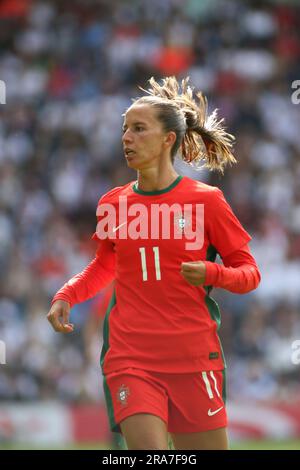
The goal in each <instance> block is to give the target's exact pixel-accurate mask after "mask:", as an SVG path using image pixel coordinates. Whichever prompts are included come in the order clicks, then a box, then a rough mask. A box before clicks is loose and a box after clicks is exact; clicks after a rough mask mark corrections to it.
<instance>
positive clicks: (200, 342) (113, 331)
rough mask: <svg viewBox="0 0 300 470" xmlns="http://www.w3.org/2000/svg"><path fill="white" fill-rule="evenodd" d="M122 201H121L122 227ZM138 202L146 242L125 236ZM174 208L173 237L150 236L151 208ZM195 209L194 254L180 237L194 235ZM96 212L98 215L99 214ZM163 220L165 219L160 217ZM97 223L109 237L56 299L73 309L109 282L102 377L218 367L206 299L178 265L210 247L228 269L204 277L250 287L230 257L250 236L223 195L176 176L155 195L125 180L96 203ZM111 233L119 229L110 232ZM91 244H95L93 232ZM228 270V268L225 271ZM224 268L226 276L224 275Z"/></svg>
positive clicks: (214, 329)
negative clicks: (198, 241)
mask: <svg viewBox="0 0 300 470" xmlns="http://www.w3.org/2000/svg"><path fill="white" fill-rule="evenodd" d="M121 200H122V201H123V200H126V207H127V220H126V221H125V222H123V215H122V210H121V209H122V205H121ZM141 203H142V204H143V208H145V214H146V215H144V216H143V217H144V218H143V221H142V223H140V228H141V229H145V227H147V232H148V236H147V237H146V238H140V237H138V238H134V237H131V236H130V235H129V232H130V230H131V229H132V226H135V227H136V226H137V224H136V220H135V219H136V216H137V214H136V212H134V211H133V208H135V207H136V205H137V204H141ZM108 204H109V206H108ZM174 204H177V208H178V207H179V209H180V211H182V212H179V214H181V216H180V218H179V219H178V213H176V215H174V213H171V214H170V220H169V223H170V227H172V230H171V231H170V233H171V234H172V236H171V237H168V238H165V237H163V236H162V233H163V228H162V226H161V225H160V224H159V225H158V232H157V237H153V236H152V235H151V229H152V228H153V227H152V221H153V219H152V216H151V214H152V209H153V207H154V206H155V205H157V206H159V207H161V206H162V205H164V206H165V207H167V208H170V207H171V206H173V205H174ZM199 205H200V207H203V208H204V219H203V220H200V222H201V225H200V228H202V229H203V230H201V232H202V235H203V240H202V241H203V243H202V245H200V246H199V247H198V248H197V249H196V248H194V247H193V249H188V248H187V244H190V242H191V241H192V240H191V239H187V238H186V235H187V232H185V231H186V230H187V227H188V226H190V227H193V229H194V230H195V229H196V222H197V220H198V217H197V214H198V213H197V208H198V207H199ZM186 206H189V207H191V211H190V212H187V213H185V207H186ZM108 207H112V208H113V209H114V216H113V217H112V218H111V217H108V216H107V215H105V214H106V213H107V208H108ZM100 209H101V210H102V209H103V212H102V215H100ZM130 209H131V210H130ZM129 214H134V215H129ZM182 214H184V217H185V218H184V219H183V220H184V227H185V228H184V229H183V231H182V226H181V225H182V223H181V222H180V223H179V221H182V218H181V217H182ZM162 219H163V220H164V221H165V217H164V218H163V217H161V220H162ZM101 225H103V226H104V227H105V226H108V228H109V235H108V236H109V238H108V239H105V240H104V241H99V250H98V254H97V256H96V258H95V259H94V260H93V262H92V263H91V264H90V265H89V266H88V267H87V268H86V269H85V270H84V271H83V272H82V273H81V274H78V275H77V276H75V277H74V278H73V279H72V280H71V281H69V282H68V283H67V284H65V286H64V287H63V288H62V289H61V290H60V291H59V292H58V293H57V294H56V296H55V297H54V300H56V299H63V300H66V301H68V302H70V304H71V305H74V303H78V302H83V301H84V300H86V299H88V298H90V297H92V296H94V295H95V294H96V293H97V292H98V291H99V290H100V289H103V287H105V286H106V285H108V284H109V282H110V281H111V280H112V279H113V278H114V276H115V304H114V305H113V306H112V308H111V310H110V313H109V316H108V321H107V328H106V329H105V331H104V334H105V337H104V344H105V345H107V346H108V347H107V350H106V352H105V354H104V361H103V371H104V374H109V373H111V372H113V371H116V370H119V369H122V368H127V367H135V368H140V369H143V370H151V371H156V372H166V373H182V372H184V373H188V372H195V371H203V370H221V369H223V368H224V362H223V358H222V351H221V346H220V341H219V337H218V333H217V330H218V324H217V319H216V318H215V315H214V314H215V309H213V310H211V307H212V303H211V302H212V301H211V302H207V292H206V289H205V288H204V286H203V285H199V286H192V285H191V284H189V283H188V282H187V281H186V280H185V279H184V278H183V276H182V275H181V273H180V271H181V263H182V262H184V261H186V262H189V261H199V260H202V261H205V260H206V259H207V256H208V251H209V248H210V246H211V245H213V246H214V248H215V250H216V251H217V252H218V253H219V254H220V256H221V257H222V259H223V261H224V264H225V265H226V266H225V267H219V266H218V265H215V267H212V268H211V267H210V265H209V264H208V272H207V279H208V280H209V281H213V282H214V283H215V285H216V284H218V282H220V283H221V285H222V287H224V288H228V290H230V289H232V281H231V278H233V279H234V281H233V284H234V286H236V285H237V284H238V286H239V287H238V288H239V289H241V290H243V291H244V292H248V290H249V289H250V287H251V286H250V284H249V280H248V278H247V275H246V277H245V274H244V271H243V274H242V275H240V274H236V272H237V271H236V270H239V269H242V270H245V268H244V267H243V268H240V267H238V266H237V265H236V262H240V263H241V265H243V264H245V253H244V254H243V255H242V257H241V258H240V255H239V258H238V259H237V255H236V254H235V255H233V254H234V253H236V252H240V251H241V248H242V247H245V245H247V243H248V242H249V240H250V239H251V237H250V236H249V234H248V233H247V232H246V231H245V229H244V228H243V227H242V226H241V224H240V222H239V221H238V219H237V218H236V217H235V215H234V214H233V212H232V210H231V208H230V206H229V204H228V203H227V202H226V200H225V198H224V195H223V193H222V191H220V190H219V189H218V188H215V187H212V186H209V185H206V184H204V183H201V182H198V181H195V180H192V179H191V178H188V177H183V178H182V179H181V180H180V179H179V178H178V179H177V182H176V183H175V184H173V185H171V189H168V190H166V191H164V192H158V193H154V194H153V193H150V194H147V193H140V192H136V191H135V190H134V183H132V182H131V183H128V184H127V185H125V186H123V187H120V188H115V189H113V190H112V191H110V192H109V193H107V194H106V195H105V196H104V197H103V198H102V199H101V200H100V203H99V211H98V226H97V233H99V226H101ZM113 227H119V229H118V230H113ZM197 227H198V224H197ZM200 228H199V230H198V229H197V234H198V233H199V231H200ZM175 229H176V230H178V229H180V232H181V233H182V234H183V235H182V236H181V237H180V238H176V237H175V236H174V230H175ZM195 233H196V232H195ZM123 235H125V236H123ZM94 238H97V235H96V234H95V235H94ZM242 251H243V250H242ZM232 256H234V257H233V258H232ZM249 256H250V258H251V259H252V257H251V255H248V258H247V263H249V259H250V258H249ZM232 263H233V265H232ZM227 264H228V265H231V267H229V268H227ZM250 264H251V263H250ZM212 266H213V263H212ZM226 268H227V269H228V270H227V271H224V270H225V269H226ZM247 269H248V268H247ZM247 269H246V270H247ZM253 269H255V267H254V266H253ZM211 270H216V271H215V273H214V274H213V276H214V278H213V279H212V280H210V279H209V275H210V272H211ZM216 272H217V274H216ZM220 273H221V274H220ZM224 273H225V277H224ZM253 273H254V271H253ZM253 275H254V274H253ZM240 276H241V277H240ZM237 278H238V279H237ZM226 283H227V284H226ZM209 284H211V282H209ZM253 286H254V284H253ZM255 286H256V283H255ZM235 288H236V287H235Z"/></svg>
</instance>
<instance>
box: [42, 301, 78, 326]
mask: <svg viewBox="0 0 300 470" xmlns="http://www.w3.org/2000/svg"><path fill="white" fill-rule="evenodd" d="M70 310H71V307H70V304H69V303H68V302H65V301H64V300H57V301H56V302H54V304H53V305H52V307H51V309H50V311H49V313H48V315H47V320H48V321H49V322H50V323H51V325H52V328H53V329H54V330H55V331H57V332H59V333H71V332H72V331H73V330H74V325H73V324H72V323H69V316H70Z"/></svg>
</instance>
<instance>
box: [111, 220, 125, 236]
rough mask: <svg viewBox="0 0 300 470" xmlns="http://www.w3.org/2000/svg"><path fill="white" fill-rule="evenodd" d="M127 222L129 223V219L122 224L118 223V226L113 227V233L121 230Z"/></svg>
mask: <svg viewBox="0 0 300 470" xmlns="http://www.w3.org/2000/svg"><path fill="white" fill-rule="evenodd" d="M125 224H127V221H126V222H123V223H122V224H120V225H118V227H113V229H112V231H113V233H116V231H117V230H119V228H121V227H123V225H125Z"/></svg>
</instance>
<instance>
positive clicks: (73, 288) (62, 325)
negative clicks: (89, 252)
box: [47, 239, 115, 333]
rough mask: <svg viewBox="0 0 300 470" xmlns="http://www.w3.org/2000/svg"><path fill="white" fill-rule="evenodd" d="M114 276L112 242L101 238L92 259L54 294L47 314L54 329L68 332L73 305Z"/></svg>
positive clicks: (86, 297)
mask: <svg viewBox="0 0 300 470" xmlns="http://www.w3.org/2000/svg"><path fill="white" fill-rule="evenodd" d="M114 277H115V253H114V250H113V244H112V243H111V242H110V241H109V240H108V239H106V240H102V241H101V242H100V243H99V247H98V250H97V253H96V256H95V258H94V259H93V261H92V262H91V263H90V264H89V265H88V266H87V267H86V268H85V269H84V270H83V271H82V272H81V273H79V274H77V275H76V276H74V277H72V279H70V280H69V281H68V282H67V283H66V284H64V286H63V287H62V288H61V289H60V290H59V291H58V292H57V293H56V294H55V296H54V297H53V300H52V306H51V309H50V311H49V313H48V315H47V319H48V321H49V322H50V323H51V325H52V327H53V328H54V330H55V331H58V332H61V333H70V332H72V331H73V325H72V324H71V323H69V315H70V310H71V308H72V307H73V305H75V304H78V303H81V302H84V301H85V300H88V299H90V298H91V297H94V296H95V295H96V294H97V293H98V292H99V291H100V290H101V289H103V288H104V287H106V286H107V285H108V284H109V283H110V282H111V281H112V280H113V279H114Z"/></svg>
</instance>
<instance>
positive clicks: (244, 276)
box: [181, 245, 260, 294]
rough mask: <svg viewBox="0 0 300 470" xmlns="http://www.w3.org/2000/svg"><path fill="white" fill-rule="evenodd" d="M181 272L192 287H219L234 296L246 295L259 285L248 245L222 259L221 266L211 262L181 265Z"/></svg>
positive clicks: (258, 275) (256, 270) (258, 276)
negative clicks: (234, 294) (232, 293)
mask: <svg viewBox="0 0 300 470" xmlns="http://www.w3.org/2000/svg"><path fill="white" fill-rule="evenodd" d="M181 272H182V274H183V276H184V277H185V279H186V280H187V281H188V282H189V283H190V284H192V285H194V286H198V285H205V286H213V287H221V288H222V289H226V290H228V291H230V292H234V293H236V294H246V293H247V292H250V291H252V290H254V289H256V288H257V286H258V285H259V283H260V273H259V270H258V267H257V265H256V262H255V259H254V258H253V256H252V255H251V252H250V249H249V246H248V245H245V246H244V247H242V248H240V249H239V250H236V251H234V252H233V253H231V254H230V255H228V256H226V257H225V258H223V265H221V264H217V263H212V262H211V261H196V262H192V263H182V271H181Z"/></svg>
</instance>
